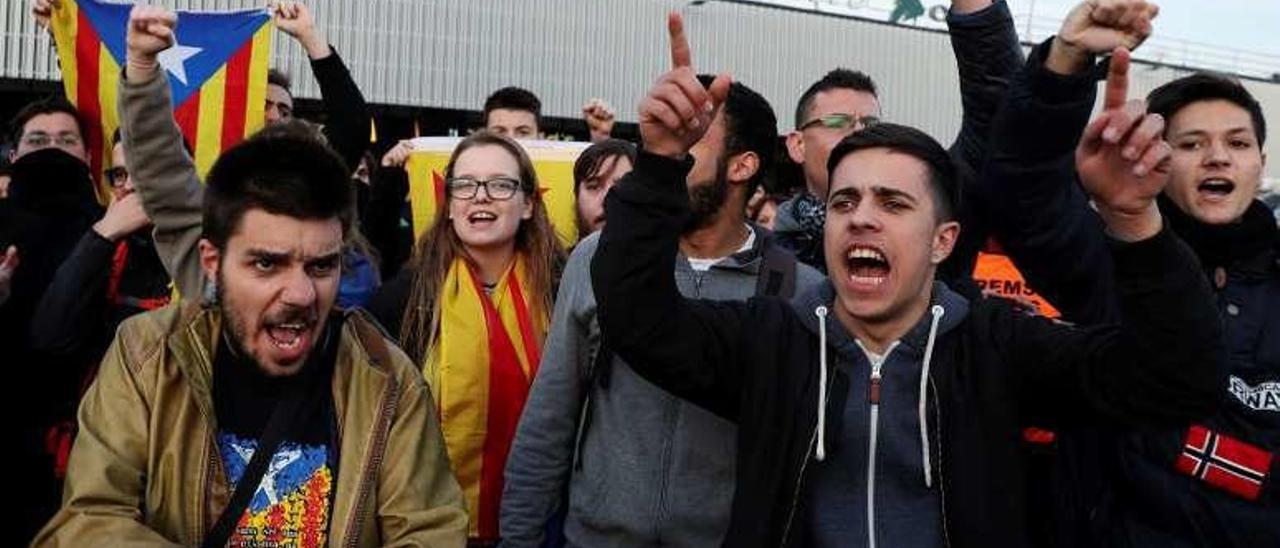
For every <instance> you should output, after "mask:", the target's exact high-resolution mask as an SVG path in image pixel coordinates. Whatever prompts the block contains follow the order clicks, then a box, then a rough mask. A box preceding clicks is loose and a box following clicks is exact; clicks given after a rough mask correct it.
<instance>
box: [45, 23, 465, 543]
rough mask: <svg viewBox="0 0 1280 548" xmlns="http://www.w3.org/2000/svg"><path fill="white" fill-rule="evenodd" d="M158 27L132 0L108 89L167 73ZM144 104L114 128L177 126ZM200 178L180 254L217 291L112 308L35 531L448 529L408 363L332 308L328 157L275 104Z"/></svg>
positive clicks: (429, 417) (331, 165)
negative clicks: (191, 231)
mask: <svg viewBox="0 0 1280 548" xmlns="http://www.w3.org/2000/svg"><path fill="white" fill-rule="evenodd" d="M175 25H176V19H175V17H174V15H173V14H172V13H171V12H168V11H166V10H165V9H164V8H160V7H149V6H139V7H135V8H134V10H133V12H132V13H131V15H130V20H129V24H128V31H127V32H128V38H127V40H128V48H129V51H128V64H127V68H126V70H125V78H124V79H123V80H122V82H121V86H122V87H124V88H127V89H132V90H134V92H136V90H137V88H145V87H148V86H157V85H160V86H163V85H165V84H164V79H163V78H161V77H160V76H159V74H158V72H159V65H158V62H157V58H156V56H157V54H158V53H159V52H160V51H162V50H164V49H165V48H166V47H169V46H171V45H172V44H173V37H174V34H173V33H174V27H175ZM125 93H129V91H126V92H125ZM162 122H163V123H164V124H168V125H169V127H165V128H157V127H155V126H154V124H153V125H152V126H147V125H146V124H137V125H131V126H126V128H125V133H126V136H128V134H129V133H130V132H138V131H143V132H145V131H176V128H173V127H172V124H174V121H173V119H172V117H165V119H164V120H163V121H162ZM169 146H173V147H180V146H181V145H180V144H178V143H169ZM180 154H182V155H183V156H182V158H184V159H187V161H189V159H188V158H187V157H186V156H185V152H180ZM206 182H207V187H206V189H205V191H204V193H203V195H204V204H203V211H202V214H201V216H200V218H201V226H202V234H201V238H200V240H199V244H198V254H199V265H200V269H201V271H202V275H203V277H204V278H205V279H208V280H213V281H214V283H213V284H212V287H213V288H215V289H214V290H213V291H208V292H206V294H205V295H204V296H203V298H199V297H201V295H199V292H194V293H187V294H184V295H182V297H183V298H182V300H180V301H178V302H177V303H175V304H173V305H170V306H167V307H165V308H162V309H160V310H157V311H154V312H149V313H145V314H142V315H139V316H134V317H132V318H130V319H128V320H126V321H125V322H124V323H123V324H122V325H121V327H120V330H119V332H118V334H117V336H116V339H115V341H114V342H113V344H112V345H111V348H110V349H109V350H108V351H107V355H106V358H105V359H104V361H103V363H102V366H101V368H100V372H99V374H98V376H97V378H96V380H95V381H94V383H93V385H92V386H91V387H90V388H89V390H88V392H87V393H86V394H85V396H84V400H83V403H82V404H81V407H80V412H79V423H80V429H79V435H78V436H77V438H76V441H75V444H74V448H73V449H72V452H71V456H70V460H69V464H68V472H67V482H66V491H65V497H64V502H63V507H62V509H61V510H60V511H59V512H58V514H57V515H55V516H54V518H53V519H52V521H50V523H49V524H48V525H47V526H46V527H45V529H44V531H42V532H41V534H40V535H39V536H38V537H37V538H36V540H35V545H37V546H60V545H80V544H85V543H89V542H95V541H97V540H98V539H112V540H113V541H115V542H127V543H132V544H169V543H177V544H181V545H195V544H203V545H204V546H227V545H231V546H295V547H304V546H305V547H312V546H314V547H319V546H328V545H335V546H337V545H342V546H381V545H384V544H404V545H430V546H457V547H461V546H463V545H464V543H465V534H466V526H467V516H466V512H465V510H464V507H463V504H462V494H461V492H460V490H459V488H458V485H457V483H456V482H455V481H454V479H453V475H452V474H451V473H450V471H449V465H448V459H447V457H446V455H445V449H444V442H443V440H442V438H441V436H440V425H439V423H438V421H437V419H436V415H435V412H434V410H435V405H434V404H433V403H432V398H431V394H430V392H429V391H428V390H427V388H426V386H425V384H424V383H423V380H422V377H421V375H420V374H418V372H417V369H416V368H415V367H414V365H413V363H412V362H411V361H409V359H408V358H407V357H406V356H405V355H404V354H403V353H402V352H400V351H399V350H398V349H396V348H395V345H394V344H392V343H391V341H389V340H388V339H387V338H386V337H385V336H384V335H383V334H382V331H381V330H380V329H379V328H378V327H377V324H376V323H375V322H373V321H372V320H371V319H369V318H368V317H367V316H364V315H363V314H361V313H358V312H344V311H341V310H338V309H335V307H334V302H335V301H336V299H337V295H338V280H339V277H340V276H341V273H342V262H341V254H342V249H343V246H344V242H345V240H346V238H347V237H348V236H349V234H350V232H351V225H352V222H353V221H352V218H353V216H354V206H353V201H354V189H353V188H352V186H351V181H350V179H349V178H348V176H347V170H346V168H345V166H344V165H343V162H342V159H341V158H339V157H338V155H337V154H336V153H335V152H333V151H332V149H330V148H328V147H327V146H326V145H324V144H323V143H322V142H321V141H319V140H318V138H317V137H316V135H315V133H314V131H313V130H311V129H310V128H308V127H306V126H302V125H297V124H294V123H288V122H286V123H281V124H278V125H275V126H272V127H270V128H268V129H265V130H263V131H261V132H259V133H258V134H257V135H255V136H254V137H252V138H250V139H249V140H247V141H245V142H243V143H241V144H239V145H237V146H235V147H234V148H232V149H230V150H228V151H226V152H225V153H224V154H223V155H222V156H221V157H220V158H219V159H218V161H217V163H215V164H214V166H213V169H212V171H210V173H209V175H208V177H207V179H206ZM144 183H145V182H144V181H139V184H144ZM160 234H161V235H163V234H164V232H163V231H162V232H160ZM157 240H159V241H163V239H162V238H161V237H159V236H158V237H157ZM171 243H172V242H169V243H167V244H166V245H169V244H171Z"/></svg>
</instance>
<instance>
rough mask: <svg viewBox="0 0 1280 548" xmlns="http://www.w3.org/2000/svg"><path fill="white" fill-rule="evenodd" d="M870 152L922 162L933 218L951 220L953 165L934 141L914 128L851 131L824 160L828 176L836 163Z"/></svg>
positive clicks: (956, 199) (955, 195) (955, 193)
mask: <svg viewBox="0 0 1280 548" xmlns="http://www.w3.org/2000/svg"><path fill="white" fill-rule="evenodd" d="M872 148H887V149H890V150H893V151H896V152H901V153H903V154H908V155H910V156H913V157H915V158H916V159H918V160H920V161H921V162H924V164H925V166H927V167H928V168H929V183H930V184H929V190H930V191H931V192H932V193H933V201H934V203H935V204H936V207H935V208H934V210H935V213H936V215H935V216H936V218H937V219H938V220H939V221H950V220H953V219H955V213H956V210H957V209H958V208H959V207H960V194H959V185H958V183H957V180H956V179H957V175H956V165H955V162H954V160H952V158H951V155H950V154H947V150H946V149H944V148H942V145H940V144H938V141H937V140H935V139H934V138H933V137H930V136H929V135H928V134H927V133H925V132H923V131H920V130H918V129H916V128H913V127H908V126H903V125H898V124H890V123H879V124H875V125H873V126H871V127H868V128H866V129H864V130H862V131H855V132H854V133H853V134H851V135H849V136H848V137H845V138H844V139H843V140H842V141H840V144H837V145H836V148H834V149H833V150H832V151H831V158H830V159H828V160H827V173H828V175H833V174H834V173H835V171H836V166H838V165H840V160H842V159H844V157H845V156H848V155H849V154H852V153H854V152H857V151H859V150H867V149H872ZM832 186H834V185H832ZM827 194H828V196H830V194H831V187H828V188H827Z"/></svg>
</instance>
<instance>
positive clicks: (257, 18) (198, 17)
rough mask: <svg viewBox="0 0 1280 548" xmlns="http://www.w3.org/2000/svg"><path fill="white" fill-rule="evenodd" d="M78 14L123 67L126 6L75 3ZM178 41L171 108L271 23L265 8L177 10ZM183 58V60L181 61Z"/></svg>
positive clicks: (91, 0) (80, 0)
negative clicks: (179, 50) (89, 23)
mask: <svg viewBox="0 0 1280 548" xmlns="http://www.w3.org/2000/svg"><path fill="white" fill-rule="evenodd" d="M77 4H78V5H79V7H80V11H81V12H82V13H84V15H85V16H86V17H87V18H88V19H89V21H90V22H91V23H92V24H93V28H94V30H96V31H97V32H98V37H99V38H101V39H102V43H103V44H104V45H106V47H107V50H108V51H110V52H111V56H112V57H114V58H115V60H116V63H117V64H119V65H120V66H121V67H123V66H124V60H125V31H126V27H127V25H128V23H129V10H131V9H132V8H133V6H132V5H129V4H108V3H105V2H102V1H100V0H78V2H77ZM177 13H178V29H177V33H176V35H177V40H178V45H179V46H183V47H185V48H195V49H188V50H184V51H185V52H186V54H184V55H181V56H176V57H177V58H178V60H177V61H175V63H177V65H175V66H172V67H167V68H168V70H169V87H170V89H171V90H172V92H173V105H174V107H177V106H179V105H181V104H182V103H183V102H184V101H186V100H187V98H188V97H190V96H191V94H193V93H195V92H197V91H199V90H200V86H202V85H204V82H205V80H208V79H209V77H210V76H213V73H215V72H217V71H218V69H220V68H222V66H223V65H225V64H226V63H227V61H229V60H230V59H231V57H232V56H233V55H235V53H236V52H237V51H239V50H240V48H242V47H244V46H245V44H246V43H247V42H249V41H250V40H252V39H253V35H254V33H256V32H258V29H260V28H262V25H264V24H266V23H267V22H268V21H270V20H271V16H269V15H267V11H266V10H265V9H253V10H242V11H230V12H217V13H211V12H205V13H196V12H187V11H179V12H177ZM184 57H185V58H184ZM179 67H180V70H181V71H182V72H183V73H184V74H182V76H185V77H186V80H187V81H186V83H185V84H184V83H183V82H182V81H181V80H180V79H179V78H178V76H180V75H179V74H177V73H176V72H175V69H178V68H179Z"/></svg>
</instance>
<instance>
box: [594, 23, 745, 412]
mask: <svg viewBox="0 0 1280 548" xmlns="http://www.w3.org/2000/svg"><path fill="white" fill-rule="evenodd" d="M668 27H669V31H670V35H671V58H672V65H673V68H672V69H671V70H670V71H669V72H667V73H666V74H664V75H662V76H661V77H660V78H659V79H658V81H657V82H656V83H655V84H654V86H653V88H652V89H651V90H650V91H649V94H648V95H647V96H646V97H645V98H644V99H643V100H642V101H641V103H640V112H639V118H640V136H641V139H642V141H643V143H644V150H643V151H642V152H641V153H640V154H639V156H638V157H637V159H636V165H635V170H633V171H632V172H631V173H630V174H629V175H628V176H627V177H625V178H624V179H623V181H621V182H620V183H618V185H617V186H615V187H614V188H613V189H612V190H611V191H609V195H608V197H607V198H606V201H605V211H606V212H607V214H608V216H609V222H608V223H607V224H606V225H605V229H604V232H603V233H602V234H601V236H600V246H599V248H598V249H597V250H596V254H595V258H594V259H593V260H592V263H591V281H592V284H593V285H594V287H595V294H596V303H597V312H598V317H599V321H600V329H601V331H602V333H603V339H604V344H606V345H607V346H609V348H612V349H613V350H614V352H615V353H616V354H617V355H618V356H619V357H621V358H622V359H623V360H625V361H626V362H627V363H628V364H631V366H632V368H633V369H635V370H636V372H637V373H639V374H640V375H641V376H644V377H645V378H647V379H648V380H649V381H650V382H653V383H655V384H657V385H658V386H660V387H662V388H664V389H666V390H667V391H669V392H672V393H673V394H675V395H677V396H680V397H682V398H684V399H687V400H690V401H692V402H694V403H696V404H698V405H701V406H702V407H705V408H708V409H710V410H712V411H714V412H717V413H718V414H721V415H723V416H729V417H732V416H733V415H734V414H735V413H736V408H735V406H736V402H737V399H738V398H737V393H738V390H739V386H738V385H739V383H740V381H741V376H742V375H741V372H740V371H737V370H735V368H736V367H738V366H739V363H740V361H741V360H737V359H735V356H736V353H737V351H738V348H739V347H740V346H741V345H740V344H738V338H739V335H740V333H741V331H742V330H743V327H744V324H745V323H746V314H747V308H746V305H744V304H742V303H712V302H704V301H698V302H693V301H686V300H685V299H684V298H682V297H681V295H680V293H679V291H678V290H677V288H676V283H675V278H674V277H673V276H672V272H673V271H674V269H675V261H676V253H677V248H678V239H679V235H680V228H681V226H683V223H684V219H685V217H686V216H687V214H688V211H689V198H688V191H687V190H686V186H685V179H686V176H687V174H688V172H689V169H690V167H691V165H692V161H691V160H690V159H689V157H688V151H689V149H690V148H691V147H692V146H693V144H694V143H696V142H697V141H698V140H699V139H700V138H701V137H702V135H703V134H704V133H706V131H707V128H708V127H709V126H710V124H711V123H712V120H714V119H715V116H716V114H717V112H718V111H719V108H720V105H721V103H723V102H724V100H725V98H726V97H727V96H728V92H729V85H730V79H729V77H728V75H723V74H722V75H720V76H719V77H717V78H716V79H715V81H714V82H712V83H711V85H710V86H709V87H703V86H702V84H701V83H699V82H698V79H697V77H696V75H695V74H694V72H693V69H692V67H691V62H690V57H691V55H690V51H689V43H688V41H687V40H686V39H685V35H684V27H683V21H682V20H681V18H680V15H679V14H677V13H672V14H671V15H670V16H669V20H668Z"/></svg>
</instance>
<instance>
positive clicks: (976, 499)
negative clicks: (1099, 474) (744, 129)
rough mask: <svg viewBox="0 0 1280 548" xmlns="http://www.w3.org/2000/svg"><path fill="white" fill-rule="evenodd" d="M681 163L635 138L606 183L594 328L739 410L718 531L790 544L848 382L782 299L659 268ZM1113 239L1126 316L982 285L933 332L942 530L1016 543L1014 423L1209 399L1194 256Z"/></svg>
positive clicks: (932, 461)
mask: <svg viewBox="0 0 1280 548" xmlns="http://www.w3.org/2000/svg"><path fill="white" fill-rule="evenodd" d="M690 166H691V162H690V161H688V160H686V161H684V162H679V161H674V160H671V159H668V158H664V157H660V156H655V155H651V154H648V153H641V154H640V156H639V158H638V159H637V162H636V168H635V170H634V171H632V172H631V174H630V175H628V176H627V177H626V178H625V179H624V181H623V182H621V183H620V184H619V185H618V186H616V187H615V188H614V189H613V190H612V191H611V192H610V193H609V197H608V198H607V199H606V211H607V215H608V216H609V224H608V225H606V227H605V230H604V233H603V234H602V235H601V238H600V247H599V249H598V251H597V252H596V255H595V257H594V260H593V262H592V281H593V283H594V286H595V292H596V300H597V303H598V312H599V319H600V326H601V329H602V332H603V336H604V339H605V341H606V344H609V345H610V347H612V348H613V349H614V350H615V351H616V352H617V354H618V355H619V356H620V357H621V358H623V359H624V360H626V361H627V362H628V363H632V364H642V366H633V367H634V369H635V370H636V372H637V373H639V374H640V375H642V376H644V377H646V378H647V379H649V380H650V381H651V382H653V383H655V384H657V385H658V386H661V387H663V388H665V389H667V390H669V391H671V392H672V393H674V394H676V395H678V396H680V397H682V398H685V399H688V400H690V401H692V402H694V403H696V404H698V405H701V406H703V407H706V408H708V409H709V410H711V411H712V412H715V413H717V414H720V415H721V416H724V417H727V418H730V419H731V420H734V421H736V422H737V423H738V425H739V429H738V441H737V444H738V468H737V472H736V478H737V479H736V492H735V495H734V501H733V510H732V517H731V519H730V530H729V533H728V535H727V537H726V538H725V542H724V545H725V546H735V547H739V546H798V545H803V543H804V542H805V539H804V538H803V535H802V534H801V530H802V529H803V527H802V526H801V524H802V523H803V519H804V516H805V515H806V513H807V512H808V511H809V509H808V508H805V507H804V504H803V503H802V496H801V492H802V487H803V485H804V481H805V478H806V473H807V471H808V470H809V468H810V463H811V462H812V461H813V459H814V458H815V455H816V454H817V452H818V451H817V450H818V448H819V437H820V436H819V429H818V425H819V424H824V426H825V429H824V430H823V436H821V437H824V438H825V437H831V436H833V435H834V434H833V430H832V424H833V422H832V421H828V420H826V419H827V418H828V417H839V416H841V415H842V413H843V406H844V403H845V401H846V400H847V398H846V395H847V394H848V391H849V384H848V382H847V379H846V380H845V381H843V382H842V381H841V378H842V377H841V376H839V375H829V374H828V373H829V371H828V368H827V364H826V363H825V360H824V358H825V357H826V352H825V351H824V350H825V349H824V348H823V345H822V344H821V343H820V338H819V335H818V334H817V333H815V332H814V331H813V330H812V329H811V328H810V327H809V324H810V323H809V322H808V321H807V320H805V319H802V318H801V314H802V313H803V312H802V311H797V310H795V309H793V308H792V306H791V305H790V304H789V303H787V302H786V301H783V300H780V299H768V298H756V299H751V300H750V301H748V302H746V303H735V302H710V301H692V300H686V299H684V298H682V297H681V296H680V293H679V291H677V289H676V286H675V281H674V279H673V278H672V277H671V269H672V268H673V266H672V265H674V263H675V259H676V251H677V240H678V238H679V230H680V227H681V226H682V224H681V222H682V220H683V219H684V218H685V216H686V215H687V213H688V195H687V192H686V190H685V185H684V181H685V175H686V174H687V172H688V170H689V168H690ZM1111 252H1112V255H1113V258H1114V264H1115V275H1116V286H1117V289H1118V296H1119V303H1120V308H1121V310H1122V311H1123V314H1122V316H1123V317H1124V318H1125V319H1126V320H1127V321H1126V322H1125V323H1122V324H1119V325H1110V326H1101V327H1095V328H1090V329H1079V328H1075V327H1071V326H1067V325H1062V324H1055V323H1052V322H1051V321H1049V320H1046V319H1043V318H1033V317H1028V316H1023V315H1021V314H1019V313H1017V312H1015V311H1014V310H1013V309H1012V308H1011V307H1009V306H1008V305H1006V304H1004V302H1003V301H999V300H982V301H977V302H974V303H972V305H971V307H970V311H969V315H968V317H967V318H965V319H964V321H963V322H962V323H961V325H959V326H957V327H955V328H954V329H953V330H951V331H950V332H947V333H946V334H944V335H942V336H939V337H938V338H937V340H936V341H935V348H933V353H934V355H933V356H932V360H931V361H932V367H931V368H930V369H929V370H928V371H927V372H926V375H927V377H928V378H927V382H926V383H925V384H927V394H926V398H931V399H932V400H933V402H934V405H936V416H931V417H930V418H929V421H930V424H929V425H928V432H929V436H930V437H931V439H930V441H929V443H928V444H927V445H928V448H929V449H928V450H929V459H928V461H929V464H928V470H929V471H930V473H931V476H932V480H931V482H932V485H933V487H932V488H936V489H938V490H939V496H940V499H941V506H942V508H941V510H942V511H941V515H942V521H943V524H942V525H943V542H944V545H948V546H1027V545H1028V543H1029V541H1028V537H1027V523H1026V522H1027V519H1026V518H1027V509H1026V508H1025V504H1024V500H1023V497H1024V494H1025V489H1024V485H1023V456H1022V453H1021V451H1020V448H1019V447H1020V432H1021V429H1022V428H1023V427H1024V426H1027V425H1029V424H1036V425H1050V426H1054V425H1066V424H1075V423H1080V422H1084V423H1095V424H1115V425H1118V426H1132V427H1142V426H1153V425H1162V424H1174V423H1177V422H1178V421H1184V420H1187V419H1190V418H1194V417H1198V416H1201V415H1204V414H1206V413H1208V412H1211V411H1212V410H1213V409H1214V406H1215V405H1216V404H1217V397H1216V395H1217V393H1218V391H1219V390H1220V389H1221V387H1222V385H1223V378H1222V376H1221V373H1220V368H1219V367H1218V364H1219V363H1220V361H1221V360H1222V359H1224V358H1225V356H1224V351H1223V344H1222V338H1221V325H1220V323H1219V322H1218V320H1217V319H1216V313H1215V310H1214V307H1213V304H1212V301H1211V298H1210V294H1209V288H1208V286H1207V284H1206V283H1205V281H1204V279H1203V277H1201V276H1200V275H1199V274H1198V272H1197V267H1196V263H1195V259H1194V257H1192V256H1191V254H1190V252H1189V251H1187V250H1186V248H1185V246H1184V245H1182V244H1181V242H1179V241H1178V240H1177V239H1176V238H1175V237H1174V236H1172V234H1170V233H1169V232H1168V231H1162V232H1161V233H1160V234H1159V235H1157V236H1155V237H1152V238H1150V239H1148V240H1145V241H1142V242H1137V243H1133V244H1120V243H1113V244H1112V246H1111ZM823 312H825V311H823V310H822V309H821V308H819V309H818V310H815V311H813V312H812V313H814V314H815V315H818V314H822V313H823ZM820 401H821V402H823V403H824V405H819V402H820ZM1170 401H1177V402H1180V405H1178V406H1170V405H1168V402H1170ZM823 452H824V453H825V448H824V451H823ZM886 542H888V543H892V539H887V540H886Z"/></svg>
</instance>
